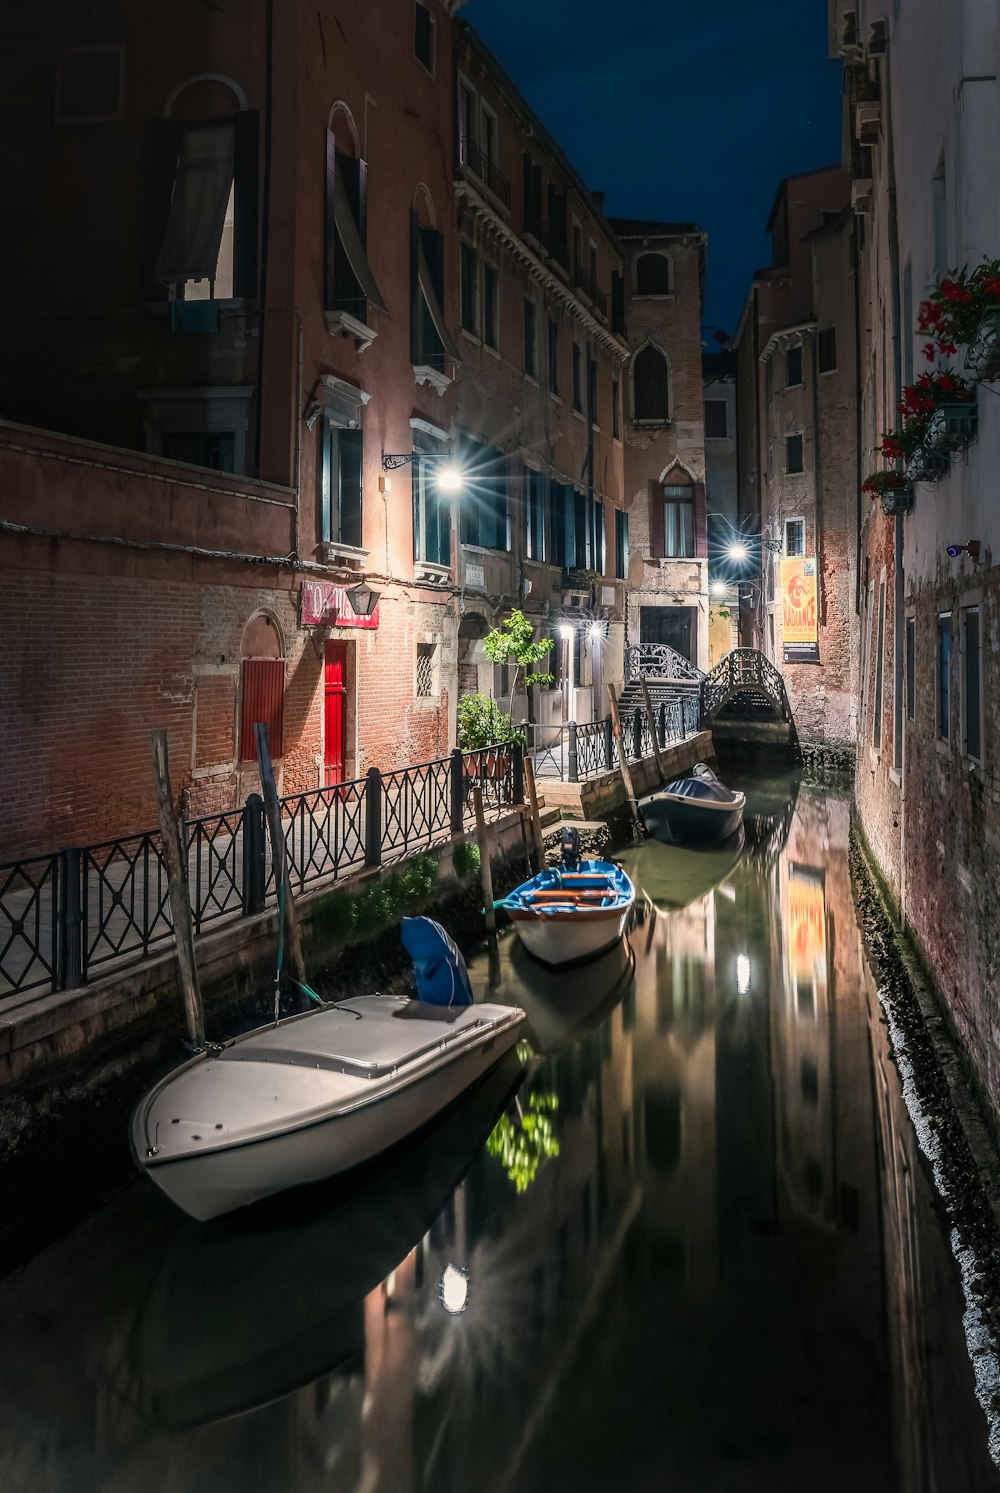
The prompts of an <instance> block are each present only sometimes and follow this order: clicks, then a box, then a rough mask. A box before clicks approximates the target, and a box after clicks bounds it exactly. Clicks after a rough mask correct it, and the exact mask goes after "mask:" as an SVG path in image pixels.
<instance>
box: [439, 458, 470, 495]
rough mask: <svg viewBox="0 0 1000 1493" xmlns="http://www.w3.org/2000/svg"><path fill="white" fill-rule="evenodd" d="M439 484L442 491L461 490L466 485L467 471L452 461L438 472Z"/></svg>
mask: <svg viewBox="0 0 1000 1493" xmlns="http://www.w3.org/2000/svg"><path fill="white" fill-rule="evenodd" d="M437 485H438V487H439V488H440V489H441V491H442V492H461V491H462V488H463V487H464V486H465V473H464V472H463V471H462V468H461V467H460V466H456V465H455V463H454V462H452V463H451V464H450V465H449V466H446V467H442V468H441V470H440V471H439V472H438V474H437Z"/></svg>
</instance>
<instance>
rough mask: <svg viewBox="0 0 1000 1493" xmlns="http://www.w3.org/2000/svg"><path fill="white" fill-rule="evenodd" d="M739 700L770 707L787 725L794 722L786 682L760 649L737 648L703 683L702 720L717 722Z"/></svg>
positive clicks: (721, 660) (720, 662)
mask: <svg viewBox="0 0 1000 1493" xmlns="http://www.w3.org/2000/svg"><path fill="white" fill-rule="evenodd" d="M736 696H742V697H744V698H745V699H746V700H747V701H748V702H750V703H753V704H758V703H759V704H761V705H764V706H767V707H768V708H769V709H771V710H773V711H774V712H775V713H776V714H777V715H778V717H779V718H780V719H781V720H783V721H789V720H791V718H792V712H791V707H790V706H789V703H788V696H787V695H786V693H785V681H784V680H783V679H782V677H781V675H780V673H779V672H778V670H777V669H776V668H775V667H774V664H772V663H771V660H770V659H769V658H767V657H766V656H765V655H764V654H763V653H760V652H759V651H758V650H757V649H756V648H734V649H733V650H732V651H731V652H730V653H727V654H726V656H725V658H720V660H719V662H718V663H717V664H716V665H715V668H714V669H712V671H711V673H710V674H708V675H707V676H706V677H705V678H704V679H703V680H702V685H701V714H702V719H703V720H704V721H711V720H713V719H714V718H715V716H717V715H718V713H719V711H720V710H722V709H723V707H724V706H726V705H728V703H729V702H730V700H732V699H734V698H735V697H736Z"/></svg>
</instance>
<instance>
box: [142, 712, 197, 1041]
mask: <svg viewBox="0 0 1000 1493" xmlns="http://www.w3.org/2000/svg"><path fill="white" fill-rule="evenodd" d="M151 743H152V749H153V778H154V781H155V783H156V808H157V812H158V813H159V816H160V838H161V840H162V842H163V861H164V864H165V866H166V868H167V895H168V896H169V898H170V915H171V917H172V918H173V923H174V940H175V943H176V947H177V969H178V974H179V976H180V982H181V994H182V995H183V997H184V1017H185V1020H186V1022H187V1029H188V1036H189V1037H190V1039H191V1045H192V1046H193V1047H195V1048H198V1049H200V1048H202V1047H204V1045H205V1008H204V1006H203V1005H202V1001H201V989H200V987H199V984H198V966H197V964H196V963H195V958H194V929H193V926H192V919H191V899H190V897H189V896H188V879H187V865H186V861H185V855H184V847H183V845H182V844H181V833H180V828H179V826H178V823H177V820H176V819H175V818H174V800H173V793H172V792H171V788H170V764H169V762H168V759H167V733H166V731H154V732H153V734H152V737H151Z"/></svg>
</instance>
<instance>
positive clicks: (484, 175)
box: [458, 139, 510, 207]
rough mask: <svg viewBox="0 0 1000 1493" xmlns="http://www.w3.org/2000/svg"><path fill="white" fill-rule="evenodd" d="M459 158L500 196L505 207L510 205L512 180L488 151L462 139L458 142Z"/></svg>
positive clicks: (461, 162) (462, 163) (460, 161)
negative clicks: (500, 169)
mask: <svg viewBox="0 0 1000 1493" xmlns="http://www.w3.org/2000/svg"><path fill="white" fill-rule="evenodd" d="M458 159H459V163H460V164H461V165H463V166H468V168H469V170H470V171H473V172H475V174H476V176H478V177H479V180H480V181H481V182H482V183H483V184H484V185H485V186H487V187H489V189H490V191H491V192H492V193H493V195H494V197H498V198H499V199H500V201H501V202H502V203H503V205H504V207H510V182H509V181H508V180H507V178H506V176H504V174H503V172H502V171H499V170H498V169H497V167H496V165H495V164H494V162H493V161H491V160H490V159H489V157H488V156H487V155H486V152H485V151H483V150H480V148H479V146H478V145H475V144H473V142H472V141H471V140H466V139H460V140H459V142H458Z"/></svg>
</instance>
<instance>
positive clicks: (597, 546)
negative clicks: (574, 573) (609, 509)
mask: <svg viewBox="0 0 1000 1493" xmlns="http://www.w3.org/2000/svg"><path fill="white" fill-rule="evenodd" d="M590 520H591V524H592V526H593V533H594V537H593V540H592V542H591V547H590V549H591V568H592V569H593V570H596V571H597V574H598V575H603V574H604V559H605V555H604V550H605V543H604V540H605V525H604V500H603V498H593V499H592V500H591V505H590Z"/></svg>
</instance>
